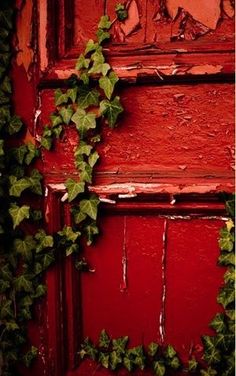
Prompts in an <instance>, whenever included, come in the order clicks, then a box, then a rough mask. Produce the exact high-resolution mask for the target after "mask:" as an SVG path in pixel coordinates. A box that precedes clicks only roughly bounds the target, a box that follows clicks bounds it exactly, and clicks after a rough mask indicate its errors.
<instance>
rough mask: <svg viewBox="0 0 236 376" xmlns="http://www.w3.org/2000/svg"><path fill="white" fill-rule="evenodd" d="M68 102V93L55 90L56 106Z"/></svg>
mask: <svg viewBox="0 0 236 376" xmlns="http://www.w3.org/2000/svg"><path fill="white" fill-rule="evenodd" d="M67 102H68V96H67V94H66V93H63V92H62V91H61V89H57V90H55V105H56V106H60V105H61V104H65V103H67Z"/></svg>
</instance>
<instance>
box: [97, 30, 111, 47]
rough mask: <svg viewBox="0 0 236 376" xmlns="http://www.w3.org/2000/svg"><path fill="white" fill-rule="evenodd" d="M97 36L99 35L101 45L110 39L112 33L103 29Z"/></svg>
mask: <svg viewBox="0 0 236 376" xmlns="http://www.w3.org/2000/svg"><path fill="white" fill-rule="evenodd" d="M96 35H97V38H98V43H99V44H102V42H103V41H104V40H106V39H110V36H111V35H110V33H108V32H107V31H104V30H102V29H98V31H97V32H96Z"/></svg>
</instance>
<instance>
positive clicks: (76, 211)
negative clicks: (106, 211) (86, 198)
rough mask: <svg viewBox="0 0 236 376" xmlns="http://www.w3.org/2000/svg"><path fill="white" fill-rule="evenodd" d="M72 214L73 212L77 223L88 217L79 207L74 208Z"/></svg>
mask: <svg viewBox="0 0 236 376" xmlns="http://www.w3.org/2000/svg"><path fill="white" fill-rule="evenodd" d="M72 214H73V218H74V221H75V223H76V224H77V225H78V224H80V223H81V222H83V221H84V220H85V218H86V217H87V214H84V213H82V212H81V210H80V209H77V208H73V210H72Z"/></svg>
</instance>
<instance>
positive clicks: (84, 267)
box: [75, 258, 89, 272]
mask: <svg viewBox="0 0 236 376" xmlns="http://www.w3.org/2000/svg"><path fill="white" fill-rule="evenodd" d="M75 267H76V269H77V270H79V271H85V272H87V271H88V270H89V268H88V263H87V262H86V261H85V259H84V258H83V259H82V260H79V261H76V262H75Z"/></svg>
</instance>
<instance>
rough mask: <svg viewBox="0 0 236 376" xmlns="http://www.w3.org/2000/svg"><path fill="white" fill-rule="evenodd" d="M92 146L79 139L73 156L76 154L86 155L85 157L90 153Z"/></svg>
mask: <svg viewBox="0 0 236 376" xmlns="http://www.w3.org/2000/svg"><path fill="white" fill-rule="evenodd" d="M92 149H93V147H92V146H91V145H88V144H87V143H86V142H84V141H81V142H80V144H79V147H77V148H76V150H75V154H74V155H75V157H77V156H78V155H83V154H84V155H87V157H88V156H89V155H90V153H91V151H92Z"/></svg>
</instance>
